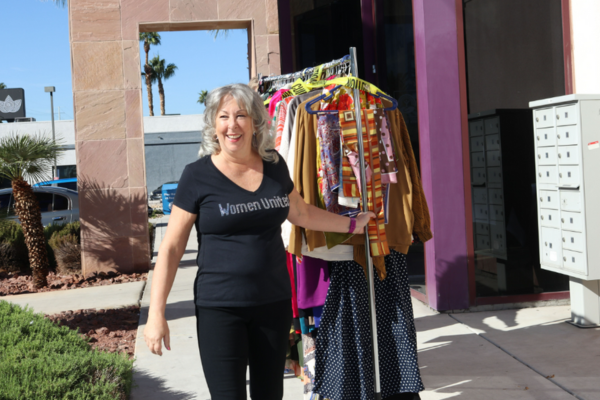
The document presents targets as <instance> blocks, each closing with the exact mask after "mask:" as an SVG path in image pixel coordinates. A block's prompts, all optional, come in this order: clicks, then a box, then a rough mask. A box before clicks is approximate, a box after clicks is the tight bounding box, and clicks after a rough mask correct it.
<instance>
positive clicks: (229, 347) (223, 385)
mask: <svg viewBox="0 0 600 400" xmlns="http://www.w3.org/2000/svg"><path fill="white" fill-rule="evenodd" d="M196 321H197V329H198V346H199V348H200V359H201V360H202V368H203V369H204V376H205V377H206V382H207V383H208V389H209V391H210V397H211V400H246V366H247V365H248V364H249V365H250V396H251V398H252V399H255V400H259V399H260V400H281V398H282V397H283V369H284V367H285V354H286V351H287V346H288V338H289V332H290V327H291V324H292V307H291V302H290V300H285V301H280V302H276V303H270V304H265V305H261V306H255V307H200V306H196Z"/></svg>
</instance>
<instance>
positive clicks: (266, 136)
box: [144, 84, 374, 400]
mask: <svg viewBox="0 0 600 400" xmlns="http://www.w3.org/2000/svg"><path fill="white" fill-rule="evenodd" d="M204 118H205V128H204V132H203V135H204V140H203V142H202V148H201V150H200V159H199V160H198V161H196V162H194V163H191V164H189V165H188V166H186V168H185V170H184V171H183V174H182V175H181V178H180V179H179V186H178V187H177V193H176V195H175V200H174V202H173V209H172V214H171V217H170V219H169V226H168V228H167V232H166V235H165V237H164V239H163V241H162V242H161V246H160V250H159V252H158V259H157V262H156V266H155V267H154V275H153V276H154V278H153V280H152V289H151V299H150V309H149V318H148V323H147V324H146V328H145V330H144V337H145V339H146V343H147V344H148V347H149V348H150V350H151V351H152V352H153V353H155V354H159V355H161V354H162V342H164V344H165V347H166V348H167V350H170V348H169V347H170V343H169V342H170V338H169V327H168V325H167V321H166V319H165V315H164V311H165V303H166V300H167V296H168V294H169V290H170V288H171V286H172V284H173V280H174V279H175V274H176V272H177V267H178V264H179V261H180V260H181V257H182V255H183V252H184V250H185V243H187V241H188V238H189V234H190V230H191V229H192V226H195V227H196V230H197V232H198V247H199V252H198V259H197V262H198V274H197V278H196V282H195V283H194V291H195V293H194V294H195V295H194V298H195V304H196V319H197V330H198V345H199V347H200V357H201V359H202V364H203V369H204V374H205V377H206V382H207V383H208V387H209V390H210V394H211V398H212V399H215V400H217V399H220V400H222V399H232V398H235V399H240V398H246V377H245V371H246V366H247V365H248V364H249V365H250V371H252V373H251V377H250V392H251V393H252V397H253V398H256V399H261V400H281V398H282V396H283V381H282V379H281V372H282V371H283V367H284V364H285V355H286V350H287V348H288V337H289V331H290V325H291V322H292V309H291V304H290V300H291V287H290V277H289V274H288V271H287V263H286V254H285V248H284V246H283V240H282V238H281V224H282V223H283V222H284V221H285V220H286V219H287V220H289V221H290V222H291V223H293V224H295V225H298V226H301V227H305V228H309V229H314V230H320V231H328V232H349V233H353V232H354V233H363V231H364V227H365V225H366V224H367V223H368V221H369V219H370V218H372V217H374V214H373V213H361V214H359V215H358V216H357V217H356V219H351V218H347V217H342V216H340V215H336V214H333V213H329V212H327V211H325V210H321V209H319V208H317V207H314V206H311V205H308V204H306V203H305V202H304V200H303V199H302V197H300V194H298V192H297V191H296V189H295V188H294V183H293V182H292V180H291V179H290V172H289V171H288V168H287V165H286V163H285V161H284V160H283V158H282V157H279V155H278V153H277V152H276V151H275V150H272V149H273V144H274V143H273V137H272V135H271V133H270V131H269V125H268V114H267V112H266V111H265V109H264V105H263V101H262V99H261V98H260V96H259V95H258V93H256V92H254V91H253V90H252V89H250V87H249V86H247V85H242V84H235V85H229V86H224V87H221V88H218V89H215V90H213V91H212V92H211V93H210V94H209V95H208V98H207V101H206V111H205V114H204ZM240 371H241V373H240Z"/></svg>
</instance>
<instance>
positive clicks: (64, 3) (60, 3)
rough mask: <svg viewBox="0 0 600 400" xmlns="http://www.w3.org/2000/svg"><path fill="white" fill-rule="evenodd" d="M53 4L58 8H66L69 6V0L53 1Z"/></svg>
mask: <svg viewBox="0 0 600 400" xmlns="http://www.w3.org/2000/svg"><path fill="white" fill-rule="evenodd" d="M41 1H44V2H45V1H48V0H41ZM52 2H53V3H54V4H56V6H57V7H62V8H64V7H66V6H67V4H68V3H67V0H52Z"/></svg>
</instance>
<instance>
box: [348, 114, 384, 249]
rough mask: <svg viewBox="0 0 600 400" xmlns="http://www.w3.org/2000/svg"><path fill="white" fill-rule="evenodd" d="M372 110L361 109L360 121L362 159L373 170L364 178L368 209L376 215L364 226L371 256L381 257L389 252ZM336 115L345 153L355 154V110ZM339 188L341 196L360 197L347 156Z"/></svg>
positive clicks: (356, 137) (356, 147)
mask: <svg viewBox="0 0 600 400" xmlns="http://www.w3.org/2000/svg"><path fill="white" fill-rule="evenodd" d="M375 111H376V110H361V121H362V135H363V145H364V153H365V162H366V164H367V165H369V166H370V169H371V172H372V173H371V179H368V180H367V202H368V203H367V208H368V210H369V211H373V212H374V213H375V215H376V216H377V218H375V219H372V220H371V221H370V222H369V224H368V225H367V232H368V234H369V240H370V243H371V256H372V257H381V256H385V255H388V254H390V249H389V247H388V244H387V239H386V236H385V210H384V207H383V190H382V186H381V166H380V159H379V138H378V135H377V125H376V123H375V117H374V112H375ZM339 117H340V127H341V129H342V142H343V148H344V154H347V153H349V152H356V153H358V136H357V128H356V118H355V113H354V111H340V112H339ZM346 168H348V169H346ZM342 188H343V191H344V196H347V197H359V196H360V190H359V186H358V182H357V179H356V177H355V176H354V173H353V172H352V168H351V166H350V161H349V160H348V157H344V159H343V163H342Z"/></svg>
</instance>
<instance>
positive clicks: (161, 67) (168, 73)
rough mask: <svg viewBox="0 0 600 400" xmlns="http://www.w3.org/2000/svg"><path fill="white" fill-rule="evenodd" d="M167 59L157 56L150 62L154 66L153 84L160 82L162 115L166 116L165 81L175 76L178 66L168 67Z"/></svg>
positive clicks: (171, 65)
mask: <svg viewBox="0 0 600 400" xmlns="http://www.w3.org/2000/svg"><path fill="white" fill-rule="evenodd" d="M165 64H166V62H165V59H164V58H162V59H161V58H160V55H157V56H156V57H154V58H153V59H152V60H150V66H152V78H151V79H152V82H158V95H159V96H160V115H165V89H164V87H163V80H165V81H166V80H167V79H169V78H172V77H173V76H175V70H176V69H177V66H176V65H175V64H168V65H166V66H165Z"/></svg>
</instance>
